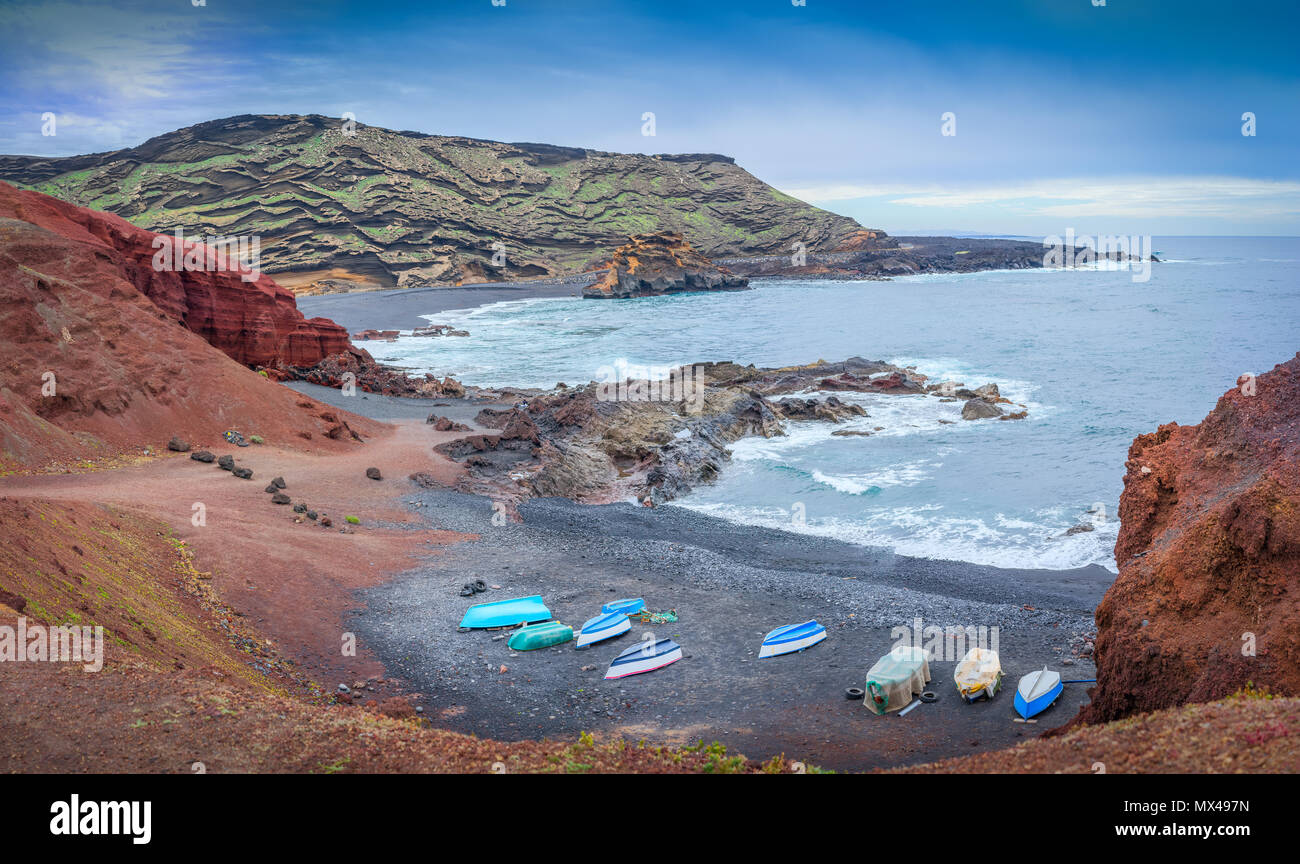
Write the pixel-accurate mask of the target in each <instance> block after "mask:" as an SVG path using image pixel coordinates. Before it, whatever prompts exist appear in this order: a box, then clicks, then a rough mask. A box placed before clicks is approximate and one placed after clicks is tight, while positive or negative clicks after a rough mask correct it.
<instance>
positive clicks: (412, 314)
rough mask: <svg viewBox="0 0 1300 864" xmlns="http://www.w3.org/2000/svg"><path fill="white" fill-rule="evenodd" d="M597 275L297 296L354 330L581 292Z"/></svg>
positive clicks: (305, 309)
mask: <svg viewBox="0 0 1300 864" xmlns="http://www.w3.org/2000/svg"><path fill="white" fill-rule="evenodd" d="M597 275H598V274H595V273H588V274H581V275H578V276H570V277H565V278H559V279H535V280H530V281H527V282H483V283H479V284H475V285H461V286H438V287H428V288H394V289H392V290H388V291H362V292H352V293H348V294H320V295H317V296H314V297H299V298H298V308H299V309H300V310H301V311H302V314H303V315H305V316H307V317H308V318H314V317H323V318H329V319H330V320H332V321H334V322H336V323H338V324H341V325H343V326H344V327H346V328H347V329H348V332H351V333H355V332H357V331H360V330H410V329H412V328H414V327H421V326H424V325H426V324H427V323H428V322H427V321H425V320H424V319H422V318H421V317H420V316H421V315H433V314H436V313H438V312H446V311H448V310H449V309H472V308H474V307H476V306H485V305H487V304H489V303H501V302H504V301H506V300H530V299H532V298H535V297H573V296H580V295H581V294H582V289H583V286H585V285H590V284H591V283H592V282H593V281H595V278H596V276H597Z"/></svg>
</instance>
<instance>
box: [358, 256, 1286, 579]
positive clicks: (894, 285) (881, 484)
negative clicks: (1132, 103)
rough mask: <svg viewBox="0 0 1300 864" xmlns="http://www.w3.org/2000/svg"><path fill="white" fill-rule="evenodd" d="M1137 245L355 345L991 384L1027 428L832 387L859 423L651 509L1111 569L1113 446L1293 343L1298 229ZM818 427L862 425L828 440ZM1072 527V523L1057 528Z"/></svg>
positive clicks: (480, 313) (1201, 400) (777, 287)
mask: <svg viewBox="0 0 1300 864" xmlns="http://www.w3.org/2000/svg"><path fill="white" fill-rule="evenodd" d="M1155 248H1156V249H1157V250H1158V251H1159V254H1160V257H1161V258H1162V259H1163V260H1162V263H1158V264H1153V265H1151V277H1150V279H1149V280H1148V281H1146V282H1136V281H1134V280H1133V278H1132V274H1131V273H1130V272H1129V271H1127V270H1103V269H1081V270H1050V271H1049V270H1042V271H994V272H985V273H973V274H953V275H929V276H914V277H904V278H899V279H895V280H893V281H890V282H829V281H800V280H781V281H770V282H757V283H755V286H756V287H755V289H754V290H752V291H745V292H724V293H712V294H689V295H675V296H670V297H655V298H644V299H636V300H624V301H593V300H587V301H584V300H581V299H579V298H558V299H535V300H523V301H510V302H504V303H495V304H492V305H488V306H483V307H479V308H476V309H471V310H463V311H452V312H443V313H439V314H436V315H430V316H427V317H428V319H429V321H430V322H432V323H445V324H453V325H455V326H456V327H458V328H463V329H466V330H468V331H469V332H470V336H469V337H467V338H453V337H445V338H437V339H402V340H399V341H397V342H395V343H388V344H382V345H375V346H373V347H372V346H367V347H370V348H371V350H372V351H373V352H374V353H375V355H376V358H377V359H379V360H381V361H384V362H390V363H394V364H397V365H402V366H407V367H411V368H413V369H415V370H418V371H428V372H435V373H437V374H438V375H452V376H454V377H456V378H458V379H460V380H462V381H464V382H465V383H467V384H477V385H482V386H499V385H506V384H513V385H522V386H534V387H550V386H553V385H554V384H555V383H557V382H560V381H564V382H567V383H569V384H580V383H585V382H587V381H591V380H594V379H595V378H597V377H598V375H599V371H598V370H600V368H601V367H602V366H608V365H613V364H614V363H615V362H616V361H617V360H619V359H625V360H626V361H627V362H628V363H632V364H645V365H648V366H672V365H680V364H683V363H692V362H699V361H707V360H732V361H735V362H738V363H754V364H756V365H760V366H778V365H789V364H797V363H808V362H812V361H814V360H817V359H819V358H821V359H825V360H841V359H844V358H846V357H849V356H853V355H857V356H860V357H864V358H867V359H869V360H886V361H888V362H891V363H895V364H898V365H908V366H911V365H914V366H916V368H917V370H918V371H920V372H922V373H924V374H926V375H929V376H931V377H932V378H933V379H934V380H944V379H954V380H957V381H962V382H964V383H965V384H966V385H967V386H968V387H971V388H972V389H973V388H974V387H977V386H980V385H982V384H985V383H988V382H993V383H996V384H997V385H998V387H999V388H1000V389H1001V392H1002V394H1003V395H1004V396H1006V397H1008V398H1010V399H1012V400H1013V401H1015V402H1020V403H1024V404H1025V405H1026V406H1028V408H1029V416H1028V418H1027V419H1025V420H1020V421H996V420H985V421H970V422H968V421H962V420H961V419H960V410H961V403H960V402H955V403H941V402H940V401H939V400H938V399H936V398H933V397H900V396H885V395H863V394H843V393H837V394H836V395H838V396H839V397H840V398H842V399H849V400H852V401H855V402H857V403H859V404H861V405H863V406H864V407H865V408H866V410H867V413H868V414H869V416H868V417H865V418H857V419H855V420H854V421H852V422H851V423H849V424H846V426H840V427H836V426H832V425H830V424H825V423H793V424H790V427H789V435H787V436H786V437H783V438H775V439H745V440H742V441H739V442H737V443H736V444H735V445H734V447H733V461H732V463H731V464H730V465H729V466H727V467H726V468H725V469H724V471H723V474H722V476H721V478H720V480H719V481H718V482H717V483H716V484H714V485H711V486H705V487H701V488H699V489H697V490H695V491H694V492H692V493H691V494H690V495H689V496H687V497H685V498H683V499H680V500H678V501H677V502H674V505H672V506H681V507H688V508H692V509H696V510H700V511H703V512H707V513H711V514H714V515H717V516H721V517H723V518H726V519H730V520H735V521H738V522H744V523H752V524H761V525H766V526H771V527H778V528H785V529H788V530H793V531H803V532H809V533H814V534H820V535H826V536H832V537H836V538H840V539H843V540H846V541H849V542H853V543H861V544H866V545H872V546H888V547H892V548H893V549H895V550H896V551H897V552H899V553H901V554H906V555H915V556H922V557H931V558H944V559H951V560H958V561H970V562H975V563H981V564H993V565H998V566H1006V567H1035V568H1047V569H1066V568H1071V567H1079V566H1083V565H1087V564H1100V565H1102V566H1104V567H1106V568H1108V569H1110V570H1112V571H1114V570H1116V565H1115V560H1114V554H1113V547H1114V543H1115V536H1116V533H1117V530H1118V521H1117V518H1116V512H1117V507H1118V503H1119V496H1120V492H1121V491H1122V489H1123V482H1122V479H1123V476H1124V460H1125V458H1126V454H1127V451H1128V447H1129V444H1130V443H1131V442H1132V440H1133V438H1134V437H1135V436H1136V435H1139V434H1141V433H1144V432H1151V431H1154V430H1155V428H1156V427H1157V426H1158V425H1159V424H1161V423H1168V422H1170V421H1174V422H1178V423H1197V422H1199V421H1200V420H1201V419H1202V418H1203V417H1204V416H1205V414H1206V413H1207V412H1208V411H1209V410H1210V409H1211V408H1213V407H1214V404H1215V402H1216V400H1217V399H1218V397H1219V396H1220V395H1222V394H1223V392H1224V391H1226V390H1228V389H1229V388H1231V387H1233V386H1234V384H1235V382H1236V380H1237V378H1238V376H1239V375H1241V374H1243V373H1255V374H1258V373H1262V372H1264V371H1267V370H1268V369H1271V368H1272V367H1273V366H1274V365H1275V364H1277V363H1279V362H1282V361H1283V360H1286V359H1288V358H1290V357H1292V356H1294V355H1295V353H1296V351H1297V350H1300V277H1297V273H1298V272H1300V270H1298V269H1297V264H1298V263H1300V238H1272V237H1270V238H1189V237H1182V238H1173V239H1156V241H1155ZM945 420H947V421H953V422H949V423H944V422H941V421H945ZM877 427H880V428H879V429H878V430H877ZM836 428H856V429H864V430H868V431H872V434H871V435H870V436H869V437H856V436H855V437H833V436H832V435H831V432H832V431H834V430H835V429H836ZM1080 524H1085V525H1088V526H1090V527H1092V528H1093V530H1091V531H1079V532H1077V533H1074V534H1071V535H1067V534H1066V532H1067V530H1068V529H1070V528H1071V527H1072V526H1076V525H1080Z"/></svg>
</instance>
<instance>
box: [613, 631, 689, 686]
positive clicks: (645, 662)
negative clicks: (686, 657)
mask: <svg viewBox="0 0 1300 864" xmlns="http://www.w3.org/2000/svg"><path fill="white" fill-rule="evenodd" d="M680 659H682V646H680V645H678V644H677V643H676V642H674V641H673V640H671V639H660V640H659V641H657V642H651V641H650V640H648V639H647V640H646V641H644V642H642V643H640V644H638V645H633V646H632V647H631V648H629V649H627V650H626V651H624V652H623V653H622V654H620V655H618V656H617V657H615V658H614V662H613V663H610V664H609V671H608V672H606V673H605V679H606V680H609V679H612V678H626V677H627V676H629V675H639V674H641V673H642V672H653V671H654V670H656V669H662V668H663V667H665V666H667V665H668V664H669V663H676V662H677V661H678V660H680Z"/></svg>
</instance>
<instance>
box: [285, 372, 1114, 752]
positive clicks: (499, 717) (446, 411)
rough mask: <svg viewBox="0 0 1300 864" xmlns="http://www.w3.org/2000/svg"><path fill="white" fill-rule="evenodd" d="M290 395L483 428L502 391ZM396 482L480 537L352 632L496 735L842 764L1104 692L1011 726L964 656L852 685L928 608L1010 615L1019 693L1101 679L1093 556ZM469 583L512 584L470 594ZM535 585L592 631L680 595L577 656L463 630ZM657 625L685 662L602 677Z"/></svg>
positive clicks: (1102, 577)
mask: <svg viewBox="0 0 1300 864" xmlns="http://www.w3.org/2000/svg"><path fill="white" fill-rule="evenodd" d="M293 389H295V390H297V391H299V392H303V393H308V394H310V395H312V396H313V397H315V398H324V399H326V401H328V399H329V397H332V398H333V399H334V400H337V401H338V402H342V401H343V400H344V399H347V400H349V401H348V402H347V404H348V406H349V408H350V410H352V411H355V412H358V413H362V414H364V415H366V416H369V417H372V418H375V419H382V420H387V421H393V422H397V423H399V424H414V423H419V422H420V417H421V415H422V414H423V413H425V412H427V411H429V410H432V409H433V406H434V404H435V403H437V409H436V410H437V413H439V414H440V415H442V416H448V417H451V418H452V419H457V420H460V421H462V422H472V420H473V417H474V415H475V414H476V413H477V411H478V410H479V409H480V408H481V407H483V405H484V404H485V403H481V402H477V401H475V400H472V399H464V400H455V399H428V400H411V399H405V398H397V397H383V396H377V395H376V394H358V396H359V397H360V399H358V397H344V396H342V395H341V394H339V392H338V391H329V390H327V389H326V388H320V387H318V386H316V385H310V384H304V383H301V382H299V383H297V384H294V385H293ZM399 497H400V503H401V504H402V505H404V506H405V508H406V509H407V510H408V511H409V512H410V513H411V515H412V518H413V519H415V520H417V521H419V522H423V523H425V524H424V525H423V526H422V527H424V528H426V529H428V528H436V529H438V530H441V531H449V532H452V533H454V534H456V535H458V536H462V537H465V538H466V539H464V540H462V541H460V542H458V543H455V544H451V545H448V546H444V547H442V548H440V549H438V550H437V551H436V553H434V554H432V555H430V556H428V557H426V558H424V560H422V561H421V562H420V563H419V564H418V565H417V566H415V567H412V568H410V569H408V570H405V571H403V572H399V573H390V574H389V575H388V576H387V578H385V579H384V580H382V582H380V583H378V584H374V585H371V586H368V587H365V588H362V589H359V590H358V591H356V593H355V595H354V597H355V599H356V601H357V604H356V606H355V607H354V608H353V609H352V610H351V611H350V612H349V613H347V614H346V616H345V623H344V626H345V628H346V629H348V630H351V631H355V632H356V633H357V634H358V637H359V640H360V641H361V643H362V644H364V645H365V646H367V648H368V650H369V651H370V652H373V655H374V656H375V657H376V659H378V660H379V662H380V663H381V664H382V665H383V666H384V667H385V669H386V670H387V671H386V674H387V675H389V676H394V677H397V678H399V679H400V680H401V681H402V682H403V686H404V689H405V690H407V691H408V692H411V693H414V694H419V700H418V704H421V705H423V706H425V710H426V714H425V716H426V717H428V718H429V719H430V720H431V721H432V722H434V723H435V725H438V726H440V727H444V728H448V729H451V730H453V731H458V732H466V733H472V734H475V735H478V736H481V737H487V738H492V739H496V740H511V741H513V740H526V739H537V738H548V737H549V738H554V737H572V736H575V735H577V734H578V733H580V732H591V733H594V734H596V735H597V736H602V737H617V736H622V737H625V738H627V739H629V740H632V741H635V740H639V739H642V738H645V739H647V740H649V741H651V742H654V743H657V744H688V743H692V742H694V741H695V740H697V739H699V738H704V739H705V741H706V743H707V742H709V741H713V740H715V739H716V740H718V741H721V742H722V743H723V744H726V745H727V746H728V748H729V749H730V750H731V751H732V752H743V753H745V754H746V755H747V756H748V757H750V758H753V759H766V758H769V757H771V756H775V755H778V754H780V753H783V752H784V753H786V754H787V755H789V756H791V757H792V758H796V757H797V758H801V759H807V760H809V761H812V762H814V763H816V764H818V765H821V766H823V767H827V768H835V769H841V770H847V769H852V770H870V769H874V768H886V767H897V766H902V765H907V764H913V763H920V762H929V761H933V760H936V759H941V758H947V757H951V756H958V755H968V754H970V753H972V752H982V751H985V750H989V751H992V750H999V749H1003V748H1005V747H1008V746H1011V745H1014V744H1015V743H1018V742H1019V741H1021V740H1025V739H1026V738H1029V737H1033V736H1035V735H1037V734H1039V733H1041V732H1044V731H1046V730H1047V729H1049V728H1054V727H1056V726H1060V725H1063V724H1065V723H1066V722H1068V721H1069V720H1071V719H1072V718H1073V717H1074V716H1075V714H1076V713H1077V711H1078V709H1079V708H1080V707H1082V706H1083V705H1084V704H1086V703H1087V701H1088V699H1087V693H1086V689H1087V688H1086V687H1084V686H1083V685H1075V686H1072V687H1070V688H1067V691H1066V693H1065V694H1064V695H1063V696H1062V698H1061V699H1060V700H1059V702H1058V704H1057V705H1055V706H1054V707H1053V708H1052V709H1050V710H1049V711H1048V712H1047V713H1046V714H1044V715H1042V716H1041V717H1040V718H1039V721H1040V722H1039V723H1037V724H1034V725H1026V724H1019V723H1014V722H1013V719H1012V718H1013V716H1014V715H1013V713H1012V710H1011V700H1010V694H1009V693H1006V692H1004V693H1002V694H1000V695H999V697H998V699H996V700H994V701H993V702H991V703H979V704H975V705H965V704H963V703H962V702H961V700H960V699H959V698H958V697H957V694H956V690H955V688H954V687H953V684H952V677H951V676H952V670H953V667H954V666H955V660H956V659H957V658H955V657H954V658H948V659H940V660H935V661H934V662H932V663H931V673H932V675H933V681H932V682H931V684H930V687H929V689H932V690H934V691H935V692H936V693H938V694H939V701H938V702H937V703H935V704H933V705H925V706H923V707H922V708H920V709H918V710H917V711H915V712H912V713H910V714H909V715H908V716H907V717H906V718H902V719H901V720H900V719H899V718H897V717H896V716H893V715H890V716H886V717H875V716H872V715H870V714H869V712H867V711H866V709H865V708H864V707H863V706H862V704H861V702H851V701H849V700H847V699H846V698H845V696H844V690H845V688H846V687H851V686H858V687H860V686H862V684H863V681H862V680H859V679H863V678H864V676H865V672H866V670H867V668H868V667H869V666H870V665H871V663H872V662H874V660H875V659H876V658H877V657H879V656H881V655H882V654H884V653H886V652H887V651H888V650H889V648H890V647H891V646H892V644H893V639H892V638H891V630H892V628H894V627H897V626H903V627H911V626H912V623H913V621H914V619H915V618H916V617H921V618H922V619H923V622H924V624H925V625H926V626H928V625H932V624H933V625H938V626H941V627H948V626H961V627H963V628H964V627H967V626H973V627H981V626H983V627H997V628H998V634H999V636H998V638H999V646H998V647H999V650H1000V652H1001V653H1002V659H1003V668H1004V672H1005V676H1006V677H1005V680H1004V685H1003V686H1004V690H1005V689H1007V688H1012V687H1014V683H1015V681H1016V679H1017V678H1018V676H1019V675H1022V674H1025V673H1026V672H1029V671H1032V670H1033V669H1036V668H1042V666H1043V665H1044V664H1047V663H1051V664H1053V665H1057V666H1059V665H1060V664H1061V661H1062V660H1064V659H1070V660H1071V661H1072V665H1071V666H1070V667H1067V668H1070V669H1071V670H1072V674H1071V677H1079V678H1090V677H1094V675H1093V672H1092V665H1091V662H1090V660H1089V658H1087V657H1078V656H1074V655H1073V654H1072V648H1073V647H1075V646H1077V645H1078V644H1080V640H1081V639H1082V638H1083V637H1084V636H1086V635H1087V634H1090V633H1091V632H1092V630H1093V627H1094V623H1093V609H1094V608H1095V606H1096V604H1097V603H1098V602H1099V601H1100V599H1101V596H1102V595H1103V593H1104V592H1105V590H1106V588H1107V587H1108V586H1109V585H1110V583H1111V581H1112V580H1113V574H1111V573H1110V572H1109V571H1106V570H1105V569H1104V568H1101V567H1097V566H1092V567H1086V568H1080V569H1077V570H1067V571H1052V570H1010V569H1003V568H997V567H990V566H984V565H976V564H970V563H966V562H959V561H943V560H935V559H926V558H912V557H908V556H903V555H896V554H894V553H892V552H891V551H888V550H883V549H873V548H869V547H863V546H855V545H853V544H850V543H846V542H843V541H839V540H834V539H831V538H824V537H816V536H811V535H805V534H794V533H790V532H785V531H781V530H777V529H772V528H764V527H759V526H752V525H744V524H741V523H735V522H729V521H727V520H724V519H721V518H718V517H714V516H710V515H707V514H701V513H697V512H695V511H692V510H688V509H686V508H682V507H673V506H663V507H656V508H642V507H634V506H631V505H628V504H602V505H582V504H576V503H574V502H571V501H568V500H565V499H557V498H532V499H528V500H525V501H523V502H521V503H520V505H519V510H518V512H519V516H520V520H521V521H517V522H515V521H508V522H506V523H505V524H502V525H497V524H494V523H493V518H492V517H493V514H494V510H493V502H492V500H491V499H489V498H488V497H484V496H481V495H474V494H469V493H464V492H458V491H454V490H452V489H449V488H445V487H439V488H416V487H412V488H410V489H409V491H407V492H406V493H405V494H402V495H401V496H399ZM395 503H398V502H395ZM497 521H500V520H497ZM375 527H377V528H380V529H390V528H391V529H399V528H400V527H401V526H400V525H399V524H398V523H394V524H392V525H389V524H388V523H386V522H380V523H378V524H377V525H376V526H375ZM411 528H412V526H411V525H410V524H409V523H407V524H406V525H405V530H411ZM474 579H482V580H483V581H484V582H485V583H487V584H488V585H489V586H499V587H496V588H489V590H488V591H487V592H486V593H484V594H481V595H476V596H475V597H472V598H471V597H462V596H460V588H461V586H462V585H463V584H464V583H465V582H467V581H472V580H474ZM531 594H541V595H542V596H543V598H544V599H545V601H546V603H547V605H548V607H549V609H550V610H551V612H552V614H553V616H554V617H555V618H557V619H558V620H561V621H563V622H564V623H566V624H569V625H571V626H574V627H575V628H577V627H579V626H580V625H581V624H582V622H583V621H584V620H586V619H587V618H589V617H591V616H592V615H594V614H596V612H597V611H598V609H599V607H600V605H601V604H602V603H604V602H607V601H608V600H610V599H614V598H617V597H626V596H643V597H645V598H646V601H647V605H648V606H649V608H651V609H653V610H656V611H663V610H667V609H675V610H676V611H677V613H678V615H679V620H678V622H677V623H675V624H670V625H661V626H660V627H658V628H653V627H650V626H649V625H642V624H636V625H634V627H633V631H632V633H631V634H629V635H625V636H623V637H620V638H619V639H616V640H612V641H610V642H608V643H599V644H597V645H594V646H592V647H590V648H586V649H583V650H582V651H575V650H574V649H573V648H572V644H571V643H570V644H568V645H564V646H559V647H556V648H553V649H550V650H545V651H537V652H525V653H520V652H513V651H511V650H509V648H508V647H507V646H506V643H505V639H504V634H502V633H499V632H492V631H473V632H459V631H458V628H457V626H456V625H457V622H458V621H459V620H460V617H461V615H463V613H464V611H465V609H467V608H468V607H469V606H471V605H474V604H476V603H482V602H491V601H493V600H499V599H508V598H511V597H519V596H528V595H531ZM809 618H816V619H817V620H819V621H821V623H822V624H823V625H824V626H825V627H826V628H827V631H828V633H830V637H829V638H828V639H827V640H826V641H825V642H823V643H822V644H820V645H817V646H815V647H814V648H812V649H810V650H808V651H806V652H803V653H800V654H796V655H789V656H786V657H780V658H775V659H773V660H765V661H763V662H762V663H759V662H758V661H757V657H756V654H757V649H758V644H759V642H760V640H761V639H762V635H763V634H764V633H766V632H767V631H768V630H771V629H773V628H774V627H777V626H781V625H783V624H789V623H795V622H797V621H803V620H808V619H809ZM647 629H655V630H658V631H660V632H661V633H664V634H666V635H668V636H671V637H672V638H674V639H675V640H677V641H678V643H679V644H681V645H682V646H683V649H684V653H685V657H684V659H683V661H682V662H681V663H678V664H674V665H673V666H671V667H668V668H666V669H663V670H660V671H657V672H655V673H653V674H649V675H644V676H635V677H633V678H629V679H622V680H619V681H605V680H604V679H603V677H602V676H603V675H604V671H605V668H606V667H607V665H608V663H609V661H610V659H612V657H613V656H615V655H616V654H617V653H618V652H619V651H622V650H623V649H625V648H627V647H628V646H629V645H631V644H632V641H633V640H635V639H637V638H640V634H641V633H642V632H643V631H644V630H647ZM503 667H504V671H503ZM796 720H797V721H798V722H796Z"/></svg>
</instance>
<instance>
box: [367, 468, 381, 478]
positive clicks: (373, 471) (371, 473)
mask: <svg viewBox="0 0 1300 864" xmlns="http://www.w3.org/2000/svg"><path fill="white" fill-rule="evenodd" d="M366 476H367V477H369V478H370V479H371V480H383V479H384V478H383V476H382V475H381V474H380V473H379V469H378V468H367V469H366Z"/></svg>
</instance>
